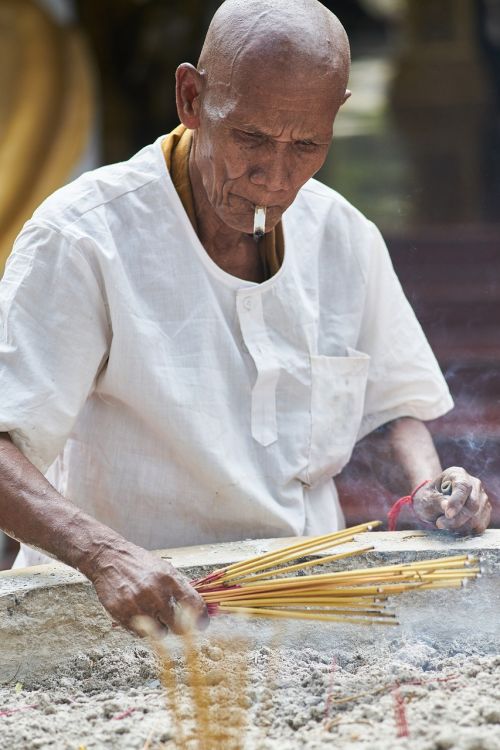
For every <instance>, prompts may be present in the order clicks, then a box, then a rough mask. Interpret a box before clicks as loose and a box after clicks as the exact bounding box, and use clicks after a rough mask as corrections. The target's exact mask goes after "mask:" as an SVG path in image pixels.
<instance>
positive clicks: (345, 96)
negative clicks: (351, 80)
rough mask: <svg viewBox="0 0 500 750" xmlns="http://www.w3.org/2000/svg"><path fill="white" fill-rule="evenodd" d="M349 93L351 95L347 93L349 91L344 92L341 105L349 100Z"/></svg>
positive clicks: (349, 92)
mask: <svg viewBox="0 0 500 750" xmlns="http://www.w3.org/2000/svg"><path fill="white" fill-rule="evenodd" d="M351 93H352V92H351V91H349V89H346V90H345V94H344V98H343V99H342V104H345V103H346V101H347V100H348V99H349V97H350V96H351Z"/></svg>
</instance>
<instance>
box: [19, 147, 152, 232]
mask: <svg viewBox="0 0 500 750" xmlns="http://www.w3.org/2000/svg"><path fill="white" fill-rule="evenodd" d="M160 153H161V152H160ZM161 166H162V165H161V161H160V160H159V159H158V149H157V144H156V143H153V144H151V145H148V146H146V147H145V148H143V149H142V150H141V151H139V152H138V153H137V154H135V155H134V156H132V157H131V158H130V159H129V160H128V161H122V162H117V163H115V164H109V165H107V166H104V167H99V168H98V169H94V170H92V171H89V172H85V173H84V174H82V175H80V177H77V178H76V179H75V180H73V181H72V182H70V183H68V184H67V185H65V186H64V187H61V188H59V189H58V190H56V191H55V192H54V193H52V194H51V195H50V196H49V197H48V198H46V199H45V200H44V201H43V203H42V204H41V205H40V206H39V207H38V208H37V210H36V211H35V213H34V215H33V220H34V221H35V222H41V223H43V224H48V225H50V226H52V227H54V228H55V229H57V230H59V231H61V232H65V231H67V232H69V233H71V232H72V231H75V232H78V233H79V230H82V231H84V230H85V227H86V225H87V223H88V222H90V223H92V221H95V220H97V216H98V215H99V216H100V218H101V219H102V218H103V214H105V213H107V212H108V211H109V212H113V211H117V212H119V213H121V212H122V211H127V209H128V208H130V204H132V203H133V204H134V205H135V206H136V207H137V206H138V205H140V199H139V201H138V200H137V195H138V194H139V195H140V192H141V191H143V190H144V189H145V188H147V187H148V186H151V187H153V188H154V184H155V183H158V182H159V181H161V179H162V177H164V176H165V171H164V172H163V173H162V171H161Z"/></svg>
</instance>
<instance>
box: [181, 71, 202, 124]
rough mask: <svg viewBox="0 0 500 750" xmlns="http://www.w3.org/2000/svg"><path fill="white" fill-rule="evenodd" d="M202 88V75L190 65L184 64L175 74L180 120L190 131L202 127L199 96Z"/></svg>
mask: <svg viewBox="0 0 500 750" xmlns="http://www.w3.org/2000/svg"><path fill="white" fill-rule="evenodd" d="M201 88H202V77H201V74H200V73H199V72H198V71H197V70H196V68H195V67H194V65H191V64H190V63H182V64H181V65H179V67H178V68H177V70H176V72H175V99H176V104H177V113H178V115H179V119H180V121H181V122H182V124H183V125H185V126H186V128H189V130H196V129H197V128H198V127H199V125H200V118H199V96H200V93H201Z"/></svg>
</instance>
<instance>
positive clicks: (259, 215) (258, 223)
mask: <svg viewBox="0 0 500 750" xmlns="http://www.w3.org/2000/svg"><path fill="white" fill-rule="evenodd" d="M265 232H266V207H265V206H255V215H254V218H253V238H254V240H255V241H256V242H257V240H260V238H261V237H263V236H264V234H265Z"/></svg>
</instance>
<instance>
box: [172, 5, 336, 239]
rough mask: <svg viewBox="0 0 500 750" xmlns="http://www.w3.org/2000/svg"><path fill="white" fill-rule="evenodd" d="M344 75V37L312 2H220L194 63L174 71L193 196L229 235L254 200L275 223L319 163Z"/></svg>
mask: <svg viewBox="0 0 500 750" xmlns="http://www.w3.org/2000/svg"><path fill="white" fill-rule="evenodd" d="M348 76H349V44H348V41H347V36H346V33H345V31H344V29H343V27H342V25H341V24H340V22H339V21H338V19H337V18H336V17H335V16H334V15H333V14H332V13H330V11H328V10H327V9H326V8H325V7H324V6H323V5H321V3H319V2H317V0H226V2H225V3H223V4H222V5H221V7H220V8H219V10H218V11H217V13H216V14H215V16H214V18H213V20H212V23H211V24H210V28H209V30H208V33H207V37H206V40H205V44H204V45H203V50H202V53H201V56H200V60H199V63H198V67H197V68H194V67H193V65H190V64H189V63H183V64H182V65H180V66H179V68H178V69H177V89H176V95H177V109H178V112H179V117H180V120H181V122H182V123H183V124H184V125H185V126H186V127H187V128H189V129H190V130H192V131H193V141H192V147H191V152H190V175H191V182H192V184H193V185H194V188H193V189H194V193H195V200H196V193H197V192H198V196H201V198H200V201H201V200H203V201H205V204H206V205H208V206H210V210H211V211H213V212H214V213H215V214H217V216H218V219H219V220H220V221H222V222H223V223H224V224H225V225H226V226H228V227H230V228H232V229H234V230H236V231H240V232H243V233H251V232H252V231H253V217H254V208H255V206H256V205H259V206H266V207H267V215H266V229H267V230H269V229H271V228H272V227H273V226H275V225H276V224H277V222H278V221H279V220H280V218H281V216H282V214H283V212H284V211H285V210H286V209H287V207H288V206H289V205H290V204H291V203H292V202H293V200H294V199H295V196H296V195H297V193H298V191H299V190H300V188H301V187H302V185H304V184H305V182H307V180H308V179H309V178H310V177H312V176H313V175H314V174H315V173H316V172H317V171H318V169H319V168H320V167H321V165H322V164H323V162H324V160H325V157H326V154H327V152H328V147H329V145H330V141H331V138H332V132H333V123H334V121H335V117H336V115H337V112H338V110H339V108H340V106H341V105H342V104H343V102H344V101H345V100H346V98H347V96H348V92H347V90H346V86H347V79H348ZM200 201H199V202H200Z"/></svg>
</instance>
